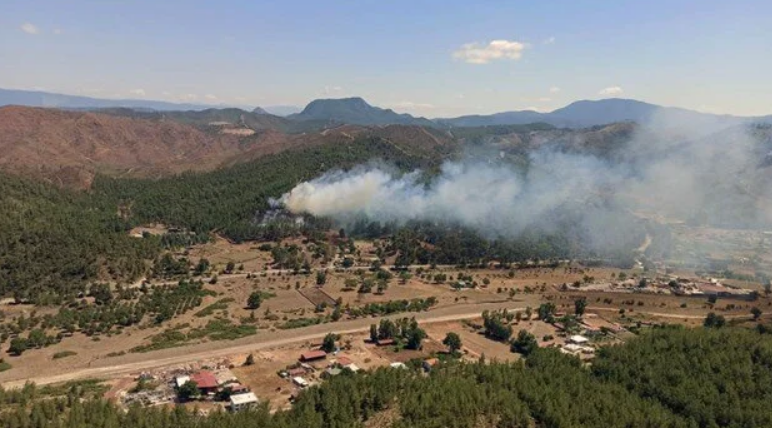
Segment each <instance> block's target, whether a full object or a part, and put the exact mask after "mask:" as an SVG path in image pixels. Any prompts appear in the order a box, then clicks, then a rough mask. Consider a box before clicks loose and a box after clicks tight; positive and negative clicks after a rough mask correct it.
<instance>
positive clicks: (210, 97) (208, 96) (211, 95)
mask: <svg viewBox="0 0 772 428" xmlns="http://www.w3.org/2000/svg"><path fill="white" fill-rule="evenodd" d="M204 98H206V99H207V100H209V101H216V100H217V96H216V95H213V94H206V95H204Z"/></svg>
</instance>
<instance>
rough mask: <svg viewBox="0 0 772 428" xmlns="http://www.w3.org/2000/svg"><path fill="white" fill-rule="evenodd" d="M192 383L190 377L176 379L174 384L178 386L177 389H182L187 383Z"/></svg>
mask: <svg viewBox="0 0 772 428" xmlns="http://www.w3.org/2000/svg"><path fill="white" fill-rule="evenodd" d="M188 382H190V376H177V377H176V378H174V383H175V384H177V388H180V387H182V385H185V384H186V383H188Z"/></svg>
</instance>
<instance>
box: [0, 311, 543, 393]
mask: <svg viewBox="0 0 772 428" xmlns="http://www.w3.org/2000/svg"><path fill="white" fill-rule="evenodd" d="M528 304H532V302H523V301H511V302H501V303H481V304H459V305H454V306H451V307H445V308H438V309H435V310H432V311H429V312H420V313H402V314H395V315H392V316H388V317H384V318H392V319H394V318H401V317H405V316H409V317H412V316H415V318H416V320H418V321H419V322H421V323H436V322H448V321H454V320H462V319H473V318H477V317H479V316H480V314H481V313H482V311H484V310H486V309H487V310H497V309H504V308H506V309H509V310H524V309H525V306H526V305H528ZM378 319H380V318H361V319H355V320H347V321H340V322H336V323H331V324H319V325H314V326H309V327H305V328H298V329H294V330H278V331H273V332H268V331H265V332H264V331H261V332H259V333H258V334H256V335H254V336H249V337H246V338H242V339H238V340H234V341H230V342H206V343H201V344H195V345H189V346H184V347H179V348H171V349H163V350H159V351H154V352H148V353H140V354H126V355H122V356H119V357H114V358H107V359H99V360H94V361H93V362H91V363H90V364H89V365H88V366H87V367H72V370H70V371H67V372H66V373H61V371H56V372H55V371H53V370H51V369H50V368H46V367H40V368H39V369H38V370H36V372H35V375H34V376H32V377H19V374H23V372H20V373H19V374H17V375H16V377H14V373H13V370H11V371H8V372H5V373H2V375H3V378H5V379H4V382H3V383H2V386H3V387H4V388H19V387H21V386H24V384H25V383H27V382H34V383H36V384H38V385H45V384H51V383H60V382H67V381H72V380H78V379H87V378H100V379H110V378H115V377H119V376H123V375H127V374H131V373H139V372H142V371H145V370H149V369H154V368H158V367H165V366H170V365H175V364H184V363H189V362H193V361H198V360H205V359H212V358H221V357H226V356H229V355H235V354H246V353H249V352H253V351H257V350H261V349H267V348H274V347H279V346H284V345H289V344H293V343H300V342H310V341H313V340H315V339H316V340H318V339H320V338H322V337H324V335H326V334H327V333H329V332H335V333H338V334H352V333H361V332H366V331H368V330H369V328H370V324H372V323H374V322H377V321H378Z"/></svg>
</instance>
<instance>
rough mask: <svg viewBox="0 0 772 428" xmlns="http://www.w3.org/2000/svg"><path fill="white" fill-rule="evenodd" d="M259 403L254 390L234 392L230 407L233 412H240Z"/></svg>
mask: <svg viewBox="0 0 772 428" xmlns="http://www.w3.org/2000/svg"><path fill="white" fill-rule="evenodd" d="M255 405H257V397H256V396H255V394H254V393H253V392H247V393H244V394H234V395H231V397H230V408H231V411H233V412H240V411H242V410H246V409H249V408H251V407H254V406H255Z"/></svg>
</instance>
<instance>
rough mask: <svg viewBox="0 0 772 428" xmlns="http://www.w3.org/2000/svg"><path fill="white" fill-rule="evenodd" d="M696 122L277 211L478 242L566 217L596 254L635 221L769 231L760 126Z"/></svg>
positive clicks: (368, 177) (342, 177)
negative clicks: (466, 234) (455, 227)
mask: <svg viewBox="0 0 772 428" xmlns="http://www.w3.org/2000/svg"><path fill="white" fill-rule="evenodd" d="M700 121H701V122H699V123H691V122H689V121H686V120H684V119H683V118H682V117H678V116H676V117H673V116H668V115H667V114H666V113H663V115H662V116H661V117H655V118H653V119H652V121H651V123H648V124H646V125H644V126H641V127H639V128H638V130H637V131H636V132H635V133H634V134H633V136H632V138H628V139H627V140H626V141H622V142H619V143H618V144H616V145H614V146H613V147H611V148H609V149H608V150H607V151H606V153H601V154H597V151H587V150H584V151H583V150H577V149H576V147H577V146H578V147H585V146H586V144H585V143H588V142H587V141H579V142H578V144H577V139H579V140H581V139H584V138H589V137H588V135H589V131H587V132H584V133H582V132H578V133H576V134H575V135H572V136H571V142H572V145H570V146H567V145H566V144H564V143H565V138H563V139H562V140H561V141H562V143H557V142H555V143H554V144H553V143H550V142H549V141H548V142H546V143H540V145H539V147H536V148H529V151H528V153H529V154H528V155H527V158H528V159H527V167H525V168H518V167H515V166H513V164H512V163H511V162H506V160H501V159H498V156H496V157H492V156H489V157H488V158H487V159H484V160H481V159H479V157H478V158H476V159H474V158H473V157H467V158H464V159H461V160H458V161H453V162H447V163H445V164H443V165H442V167H441V170H440V173H439V174H438V175H436V176H433V177H429V178H427V177H425V176H424V174H423V173H422V172H421V171H414V172H411V173H407V174H400V173H398V172H395V171H392V170H390V169H389V168H388V167H384V166H373V165H370V166H360V167H358V168H355V169H353V170H351V171H334V172H330V173H327V174H325V175H323V176H321V177H319V178H316V179H314V180H311V181H308V182H304V183H301V184H299V185H298V186H296V187H295V188H294V189H292V190H291V191H290V192H288V193H287V194H285V195H283V196H282V198H281V199H280V201H281V203H283V204H284V206H285V207H286V208H287V209H288V210H290V211H292V212H294V213H309V214H312V215H315V216H325V217H331V218H333V219H337V220H339V221H341V222H344V223H345V222H346V221H349V220H351V219H354V218H360V217H366V218H368V219H370V220H373V221H378V222H395V223H404V222H407V221H410V220H420V221H432V222H451V223H455V224H460V225H463V226H466V227H469V228H472V229H474V230H476V231H478V232H480V233H481V234H482V235H484V236H487V237H516V236H517V235H518V234H520V233H522V232H523V231H524V230H526V229H528V228H532V227H539V228H544V229H547V230H549V229H550V228H553V227H557V222H558V221H560V219H564V218H565V217H564V216H562V215H560V214H559V213H570V215H571V218H572V219H573V220H572V221H574V222H575V225H576V227H577V228H578V230H580V231H582V233H583V234H584V236H583V238H584V239H586V240H587V241H588V244H589V245H591V246H595V247H598V246H608V245H613V243H614V242H617V241H622V240H626V239H627V240H629V234H630V233H632V232H631V227H630V226H629V225H630V223H631V213H633V212H635V213H636V215H637V216H638V217H644V218H658V219H660V220H662V219H665V220H667V221H695V219H696V220H699V221H702V222H709V223H715V224H721V225H725V226H732V227H736V226H739V227H745V226H749V225H755V226H758V225H762V224H769V222H770V221H772V210H771V209H770V207H771V204H770V202H769V201H771V200H772V189H771V188H770V186H769V177H770V171H768V170H767V168H766V166H765V164H764V159H765V155H766V153H767V152H769V150H770V147H772V144H771V143H770V137H769V136H770V135H771V134H772V133H770V130H769V128H763V127H762V128H759V127H753V126H734V127H729V128H727V127H725V126H724V127H723V128H724V129H723V130H721V131H718V132H715V129H720V128H722V125H721V124H710V126H713V128H711V127H710V126H708V124H706V123H704V122H702V121H704V119H703V118H701V119H700ZM708 129H710V130H711V131H710V132H706V130H708ZM565 132H570V131H565ZM706 133H707V134H709V135H708V136H705V134H706ZM498 143H501V142H500V141H499V142H498ZM590 143H591V142H590ZM496 147H497V148H499V147H500V145H497V146H496ZM588 152H591V153H596V154H595V155H590V154H587V153H588ZM505 157H506V156H505Z"/></svg>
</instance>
